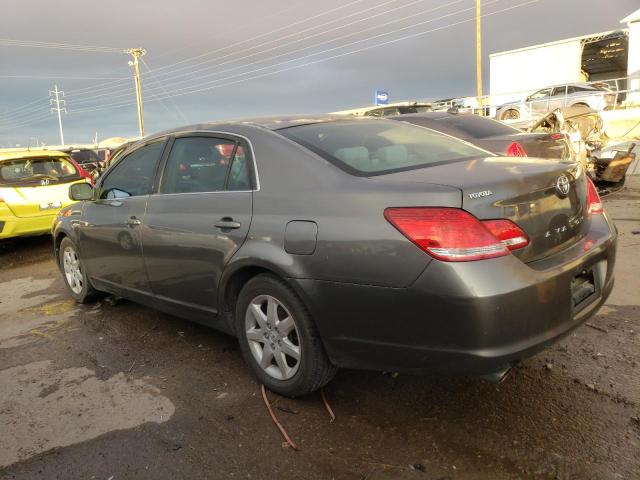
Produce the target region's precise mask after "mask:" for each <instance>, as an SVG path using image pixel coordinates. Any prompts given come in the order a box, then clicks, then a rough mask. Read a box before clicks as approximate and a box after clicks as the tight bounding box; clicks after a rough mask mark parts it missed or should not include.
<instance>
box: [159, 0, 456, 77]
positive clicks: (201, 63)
mask: <svg viewBox="0 0 640 480" xmlns="http://www.w3.org/2000/svg"><path fill="white" fill-rule="evenodd" d="M397 1H399V0H387V1H386V2H383V3H380V4H378V5H375V6H373V7H369V8H365V9H364V10H359V11H357V12H353V13H351V14H349V15H346V16H343V17H340V18H334V19H333V20H329V21H328V22H325V23H320V24H318V25H314V26H312V27H309V28H305V29H303V30H300V31H297V32H293V33H290V34H288V35H285V36H283V37H278V38H275V39H272V40H268V41H266V42H262V43H260V44H258V45H254V46H251V47H248V48H245V49H243V50H240V51H238V52H232V53H228V54H226V55H223V56H221V57H219V58H215V59H210V60H205V61H202V62H199V63H196V64H194V65H188V66H186V67H182V68H178V69H175V70H172V71H170V72H164V73H159V74H158V76H166V75H173V74H175V73H176V72H179V71H181V70H185V69H190V68H193V67H198V66H200V65H205V64H208V63H211V62H217V61H218V60H222V59H224V58H228V57H231V56H233V55H237V54H240V53H243V52H248V51H250V50H255V49H256V48H260V47H262V46H264V45H270V44H273V43H278V45H277V46H276V47H274V48H271V49H269V50H265V52H269V51H271V50H274V49H278V48H282V47H285V46H287V45H291V44H292V43H297V42H298V41H299V40H294V41H293V42H288V43H285V44H284V45H282V44H279V42H281V41H283V40H286V39H287V38H291V37H296V36H300V35H302V34H303V33H306V32H309V31H312V30H317V29H319V28H322V27H325V26H327V25H331V24H333V23H336V22H341V21H343V20H345V19H347V18H351V17H353V16H356V15H361V14H363V13H366V12H369V11H371V10H375V9H376V8H380V7H383V6H385V5H388V4H390V3H395V2H397ZM424 1H425V0H414V1H412V2H409V3H407V4H404V5H400V6H399V7H395V8H392V9H389V10H385V11H383V12H380V13H377V14H375V15H372V16H370V17H366V18H363V19H359V20H356V21H354V22H351V23H347V24H345V25H340V26H338V27H334V28H331V29H329V30H323V31H322V32H320V33H316V34H314V35H311V36H309V37H305V38H304V40H305V41H306V40H309V39H310V38H314V37H317V36H319V35H326V34H328V33H330V32H333V31H335V30H339V29H341V28H345V27H348V26H350V25H354V24H356V23H360V22H364V21H368V20H371V19H373V18H376V17H379V16H380V15H385V14H388V13H391V12H394V11H396V10H400V9H402V8H406V7H409V6H411V5H414V4H416V3H420V2H424ZM462 1H463V0H457V1H456V2H454V3H459V2H462ZM437 8H442V7H437ZM437 8H436V9H437ZM225 48H227V47H225ZM260 53H263V52H256V53H253V54H251V55H248V57H249V56H255V55H258V54H260ZM242 58H247V57H242ZM242 58H240V59H235V60H230V61H228V62H224V63H216V64H215V65H213V66H215V67H219V66H220V65H226V64H227V63H232V62H234V61H238V60H242ZM200 71H203V69H200V70H196V71H192V72H185V73H182V74H180V75H177V76H174V78H177V77H183V76H185V75H190V74H193V73H197V72H200Z"/></svg>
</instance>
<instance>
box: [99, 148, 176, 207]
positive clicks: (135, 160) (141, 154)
mask: <svg viewBox="0 0 640 480" xmlns="http://www.w3.org/2000/svg"><path fill="white" fill-rule="evenodd" d="M164 144H165V141H164V140H161V141H158V142H154V143H150V144H149V145H145V146H144V147H141V148H138V149H136V150H134V151H133V152H131V153H130V154H129V155H127V156H126V157H123V158H122V160H120V161H119V162H118V164H117V165H115V166H114V167H113V169H112V170H110V171H109V173H108V175H107V176H106V177H105V179H104V180H103V182H102V184H101V187H100V198H125V197H137V196H140V195H148V194H149V193H151V188H152V186H153V180H154V177H155V172H156V168H157V166H158V162H159V161H160V156H161V155H162V150H163V149H164Z"/></svg>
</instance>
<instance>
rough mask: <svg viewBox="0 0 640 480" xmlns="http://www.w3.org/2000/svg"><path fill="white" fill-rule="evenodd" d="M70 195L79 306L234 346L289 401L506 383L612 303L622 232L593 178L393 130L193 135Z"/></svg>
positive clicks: (125, 161) (65, 219)
mask: <svg viewBox="0 0 640 480" xmlns="http://www.w3.org/2000/svg"><path fill="white" fill-rule="evenodd" d="M70 195H71V197H72V198H73V199H75V200H80V201H81V203H78V204H75V205H72V206H70V207H68V208H66V209H63V210H62V211H61V213H60V214H59V216H58V217H57V219H56V221H55V223H54V226H53V238H54V246H55V258H56V260H57V261H58V264H59V266H60V269H61V272H62V274H63V278H64V279H65V282H66V284H67V286H68V288H69V292H70V295H71V296H72V297H73V298H74V299H75V300H76V301H78V302H88V301H90V300H91V299H93V298H95V297H96V296H97V295H99V294H100V293H103V292H107V293H110V294H113V295H118V296H122V297H125V298H128V299H131V300H134V301H136V302H140V303H142V304H145V305H148V306H150V307H153V308H157V309H160V310H163V311H165V312H168V313H171V314H174V315H177V316H180V317H184V318H187V319H190V320H194V321H197V322H200V323H203V324H206V325H210V326H212V327H215V328H218V329H220V330H222V331H224V332H227V333H229V334H232V335H235V336H237V337H238V340H239V342H240V347H241V351H242V354H243V356H244V358H245V360H246V362H247V363H248V365H249V367H250V368H251V370H252V371H253V373H254V374H255V375H256V377H257V378H258V380H259V381H260V382H262V383H264V384H265V385H266V386H267V387H268V388H269V389H271V390H273V391H276V392H278V393H280V394H283V395H289V396H298V395H304V394H307V393H309V392H312V391H314V390H316V389H318V388H320V387H322V386H323V385H324V384H326V383H327V382H329V381H330V379H331V378H332V377H333V375H334V374H335V372H336V369H337V368H338V367H347V368H361V369H377V370H387V371H430V372H442V373H463V374H493V373H497V374H498V376H499V374H500V373H502V372H504V371H505V370H506V369H508V368H509V367H510V366H511V365H513V363H514V362H517V361H519V360H522V359H524V358H527V357H529V356H531V355H533V354H535V353H536V352H538V351H540V350H541V349H543V348H544V347H545V346H547V345H549V344H550V343H552V342H554V341H556V340H558V339H560V338H561V337H563V336H564V335H567V334H568V333H569V332H571V331H572V330H573V329H574V328H576V327H578V326H579V325H580V324H582V323H583V322H584V321H585V320H586V319H587V318H588V317H590V316H591V315H593V314H594V313H595V312H596V310H597V309H598V308H599V307H600V305H602V303H603V302H604V301H605V299H606V298H607V297H608V295H609V293H610V292H611V289H612V288H613V266H614V261H615V250H616V231H615V228H614V227H613V225H612V224H611V223H610V221H609V218H608V217H607V215H606V213H605V212H604V211H603V208H602V204H601V203H600V200H599V198H598V195H597V193H596V191H595V189H594V187H593V185H592V184H591V182H590V181H589V180H588V178H587V177H586V176H585V173H584V172H583V171H582V170H581V169H580V167H579V166H577V165H576V164H573V163H563V162H557V161H553V160H544V161H542V160H537V159H533V158H518V159H512V158H505V157H498V156H495V155H494V154H492V153H489V152H487V151H485V150H481V149H479V148H477V147H475V146H473V145H470V144H468V143H466V142H462V141H459V140H457V139H455V138H452V137H449V136H447V135H442V134H439V133H437V132H434V131H432V130H428V129H425V128H421V127H417V126H414V125H410V124H406V123H403V122H396V121H392V120H384V119H373V118H360V119H354V118H344V117H312V118H283V119H268V120H257V121H246V122H235V123H210V124H200V125H192V126H188V127H183V128H179V129H176V130H172V131H166V132H162V133H160V134H157V135H154V136H152V137H149V138H146V139H144V140H142V141H141V142H140V143H138V144H137V145H135V146H134V147H132V148H130V149H129V150H128V151H127V152H126V153H125V154H124V155H123V156H122V158H121V160H120V161H119V162H117V164H115V165H114V166H112V167H111V168H110V169H108V170H107V172H106V173H105V174H104V175H103V176H102V177H101V178H100V180H99V181H98V183H97V184H96V186H95V188H91V186H89V185H88V184H82V185H75V186H73V187H71V188H70Z"/></svg>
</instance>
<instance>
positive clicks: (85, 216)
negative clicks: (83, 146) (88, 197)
mask: <svg viewBox="0 0 640 480" xmlns="http://www.w3.org/2000/svg"><path fill="white" fill-rule="evenodd" d="M165 143H166V142H165V140H157V141H155V142H153V143H149V144H147V145H144V146H142V147H140V148H138V149H136V150H134V151H133V152H132V153H130V154H128V155H127V156H126V157H124V158H122V160H120V161H119V162H118V164H117V165H116V166H115V167H113V168H112V169H111V170H109V171H108V172H107V174H106V175H105V177H104V178H103V179H102V180H101V181H100V182H99V184H98V185H97V186H96V193H95V196H96V199H95V200H93V201H87V202H85V203H84V208H83V212H82V222H81V223H80V224H79V225H80V226H79V227H78V235H79V245H80V249H81V255H82V257H83V260H84V262H85V265H86V268H87V271H88V273H89V276H90V277H91V279H92V281H93V282H94V284H95V285H96V286H100V287H102V288H104V289H105V290H107V291H111V292H114V293H118V292H120V291H125V292H126V291H130V292H131V293H148V292H149V286H148V282H147V278H146V274H145V271H144V261H143V259H142V248H141V245H142V243H141V237H140V228H141V226H142V223H143V221H144V215H145V210H146V205H147V198H148V196H149V193H150V192H151V191H152V188H153V183H154V179H155V176H156V171H157V167H158V163H159V161H160V157H161V156H162V151H163V149H164V145H165Z"/></svg>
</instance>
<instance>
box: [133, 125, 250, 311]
mask: <svg viewBox="0 0 640 480" xmlns="http://www.w3.org/2000/svg"><path fill="white" fill-rule="evenodd" d="M212 135H214V134H207V135H202V134H200V135H197V134H190V135H184V136H181V137H178V138H176V139H175V140H174V141H173V144H172V146H171V147H170V148H171V150H170V153H169V155H168V157H167V160H166V162H165V166H164V167H163V172H162V177H161V180H160V186H159V190H158V193H157V194H154V195H150V196H149V200H148V203H147V212H146V216H145V224H144V227H143V229H142V232H143V233H142V244H143V249H144V258H145V265H146V270H147V274H148V276H149V284H150V287H151V291H152V292H153V293H154V295H156V296H157V297H158V298H159V299H160V300H163V301H165V302H166V303H170V304H172V305H173V306H174V307H176V306H177V307H180V308H183V307H188V308H192V309H195V310H199V311H206V312H209V313H215V312H217V309H218V305H217V294H218V283H219V281H220V277H221V275H222V270H223V269H224V266H225V265H226V263H227V262H228V261H229V259H230V258H231V256H232V255H233V254H234V253H235V252H236V251H237V250H238V248H240V246H241V245H242V243H243V242H244V240H245V238H246V236H247V233H248V231H249V225H250V223H251V213H252V201H253V193H252V180H251V178H252V176H251V165H253V163H252V159H251V158H250V156H249V149H248V148H247V147H248V145H246V144H245V143H243V141H241V140H238V139H235V138H234V137H232V136H224V135H222V136H217V135H216V136H212Z"/></svg>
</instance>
